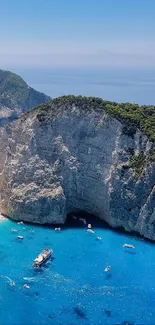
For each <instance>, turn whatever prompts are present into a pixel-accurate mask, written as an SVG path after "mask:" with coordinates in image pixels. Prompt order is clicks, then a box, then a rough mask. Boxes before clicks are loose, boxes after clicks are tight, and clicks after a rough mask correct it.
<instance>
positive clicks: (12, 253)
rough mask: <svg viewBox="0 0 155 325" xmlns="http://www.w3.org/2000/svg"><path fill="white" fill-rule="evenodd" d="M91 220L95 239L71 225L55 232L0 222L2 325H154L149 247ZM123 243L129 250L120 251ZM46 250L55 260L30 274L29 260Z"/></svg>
mask: <svg viewBox="0 0 155 325" xmlns="http://www.w3.org/2000/svg"><path fill="white" fill-rule="evenodd" d="M91 223H92V226H93V229H94V231H95V233H94V234H91V233H88V232H87V231H86V229H87V228H86V227H85V226H82V222H80V221H75V220H74V221H73V224H71V223H70V224H68V225H66V228H64V229H62V230H61V231H60V232H56V231H55V230H54V229H53V228H47V227H40V226H33V229H34V230H35V232H34V233H32V232H30V229H31V228H32V225H25V224H24V225H21V224H20V225H19V224H16V223H14V222H12V221H8V220H6V221H2V222H1V223H0V238H1V245H0V324H3V325H5V324H6V325H7V324H10V325H12V324H20V325H23V324H27V325H28V324H40V325H41V324H96V325H98V324H123V322H128V323H129V324H130V323H134V324H148V325H149V324H154V322H155V310H154V308H155V307H154V306H155V259H154V255H155V245H154V244H152V243H150V242H146V241H144V240H142V239H140V238H136V237H131V236H128V235H127V234H123V233H119V232H114V231H112V230H111V229H109V228H107V227H105V226H104V224H102V223H100V222H99V221H96V220H95V219H92V220H91ZM11 228H15V229H17V230H18V232H17V233H13V232H11ZM23 228H25V229H23ZM17 234H18V235H22V236H24V240H23V241H20V240H17V239H16V236H17ZM98 236H100V237H102V240H101V241H97V240H96V239H97V237H98ZM125 242H127V243H130V244H133V245H134V246H135V250H128V249H124V248H123V247H122V245H123V244H124V243H125ZM46 247H48V248H52V249H53V251H54V253H53V257H54V258H53V259H51V260H50V261H49V262H48V263H47V264H46V266H44V267H43V268H42V269H41V270H40V271H38V270H34V269H33V268H32V263H33V260H34V258H35V257H36V256H37V254H38V253H40V251H42V249H43V248H46ZM107 265H111V267H112V268H111V271H109V272H107V273H106V272H104V269H105V267H106V266H107ZM7 277H8V278H7ZM23 277H27V278H29V279H27V280H24V279H23ZM9 279H11V280H13V281H15V286H14V287H11V286H10V280H9ZM24 283H27V284H28V285H29V286H30V289H24V288H23V284H24Z"/></svg>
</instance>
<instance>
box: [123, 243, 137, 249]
mask: <svg viewBox="0 0 155 325" xmlns="http://www.w3.org/2000/svg"><path fill="white" fill-rule="evenodd" d="M123 247H124V248H135V246H133V245H130V244H124V245H123Z"/></svg>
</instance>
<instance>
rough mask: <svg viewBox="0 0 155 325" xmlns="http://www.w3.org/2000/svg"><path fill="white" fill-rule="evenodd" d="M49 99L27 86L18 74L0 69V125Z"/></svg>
mask: <svg viewBox="0 0 155 325" xmlns="http://www.w3.org/2000/svg"><path fill="white" fill-rule="evenodd" d="M49 100H51V98H50V97H49V96H46V95H45V94H43V93H40V92H39V91H36V90H34V89H33V88H31V87H29V86H28V85H27V84H26V82H25V81H24V80H23V79H22V78H21V77H20V76H18V75H16V74H15V73H12V72H10V71H4V70H0V126H2V125H4V124H6V123H10V122H12V121H13V120H14V119H17V118H18V117H19V116H20V115H21V114H23V113H24V112H26V111H28V110H30V109H31V108H32V107H35V106H38V105H39V104H42V103H45V102H48V101H49Z"/></svg>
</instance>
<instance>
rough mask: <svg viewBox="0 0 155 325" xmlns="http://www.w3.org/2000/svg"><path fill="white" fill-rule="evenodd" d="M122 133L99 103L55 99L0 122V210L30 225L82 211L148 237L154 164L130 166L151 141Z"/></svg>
mask: <svg viewBox="0 0 155 325" xmlns="http://www.w3.org/2000/svg"><path fill="white" fill-rule="evenodd" d="M127 133H128V132H126V131H125V124H124V123H122V122H120V121H119V120H118V119H116V118H114V117H112V116H111V115H110V114H107V112H106V110H105V109H104V107H102V109H101V108H100V105H97V104H95V108H92V107H90V106H89V102H87V101H86V103H85V106H84V107H81V105H80V104H77V103H73V102H72V103H68V102H64V101H63V100H61V99H60V100H59V101H58V102H54V101H53V102H51V103H49V104H47V105H44V106H41V107H39V108H38V109H36V110H33V111H32V112H31V113H28V114H26V115H24V116H23V117H22V118H20V119H19V120H17V121H15V122H13V123H12V125H8V126H6V127H4V128H2V129H1V131H0V153H1V154H0V206H1V210H2V211H3V213H6V214H8V215H9V216H10V217H11V218H13V219H16V220H19V219H22V220H25V221H31V222H36V223H64V222H65V219H66V216H67V213H69V212H71V211H78V210H83V211H86V212H88V213H92V214H94V215H96V216H98V217H99V218H101V219H103V220H105V221H106V222H107V223H108V224H110V225H111V226H112V227H123V228H124V229H125V230H127V231H137V232H139V233H140V234H141V235H144V236H145V237H147V238H151V239H155V163H153V162H152V163H149V164H147V165H144V166H143V168H141V167H139V170H137V169H136V168H137V167H136V168H134V167H133V166H134V165H133V164H132V168H130V165H131V161H133V157H134V159H135V160H136V159H137V160H136V161H138V159H139V157H141V154H142V153H143V157H145V156H146V157H147V156H148V153H149V152H150V148H151V147H152V143H151V142H150V141H149V140H148V138H147V137H146V135H144V134H143V133H142V132H141V131H139V130H136V131H135V132H134V133H131V134H127ZM142 160H143V159H142ZM140 161H141V160H140ZM135 166H137V165H135Z"/></svg>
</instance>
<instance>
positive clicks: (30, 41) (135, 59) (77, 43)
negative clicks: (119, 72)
mask: <svg viewBox="0 0 155 325" xmlns="http://www.w3.org/2000/svg"><path fill="white" fill-rule="evenodd" d="M0 67H1V68H5V69H7V68H16V67H24V68H26V67H28V68H32V67H33V68H34V67H43V68H45V67H46V68H48V67H65V68H66V67H76V68H77V67H80V68H81V67H93V68H96V67H99V68H100V67H126V68H131V67H133V68H134V67H143V68H154V67H155V1H154V0H25V1H24V0H5V1H4V0H0Z"/></svg>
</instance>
